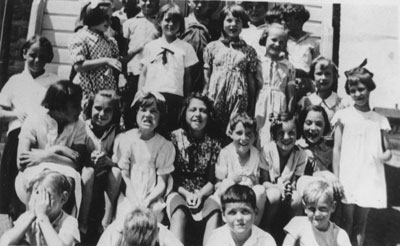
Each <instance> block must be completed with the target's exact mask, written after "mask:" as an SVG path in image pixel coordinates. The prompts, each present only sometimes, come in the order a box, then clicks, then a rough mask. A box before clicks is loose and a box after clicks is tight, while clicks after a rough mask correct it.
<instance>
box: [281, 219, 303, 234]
mask: <svg viewBox="0 0 400 246" xmlns="http://www.w3.org/2000/svg"><path fill="white" fill-rule="evenodd" d="M304 219H306V218H304V217H300V216H296V217H293V218H292V219H291V220H290V221H289V223H288V224H287V225H286V226H285V227H284V228H283V230H284V231H285V232H286V233H287V234H290V235H291V236H293V237H294V238H296V239H299V238H300V235H301V232H300V230H301V229H302V228H304V227H305V226H306V225H305V223H304Z"/></svg>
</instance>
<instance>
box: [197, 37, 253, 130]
mask: <svg viewBox="0 0 400 246" xmlns="http://www.w3.org/2000/svg"><path fill="white" fill-rule="evenodd" d="M203 55H204V68H205V69H210V70H211V75H210V81H209V85H208V90H207V92H206V95H207V96H208V98H210V99H211V100H212V101H213V103H214V108H215V111H216V115H217V117H218V120H219V121H220V123H221V125H222V126H223V127H226V126H227V125H228V123H229V119H230V116H231V114H232V113H235V112H243V111H246V110H247V105H248V89H247V87H248V85H247V83H248V82H247V74H248V73H252V72H255V71H256V67H257V54H256V51H255V50H254V48H253V47H251V46H249V45H247V44H246V42H244V41H243V40H240V41H238V42H235V43H229V44H225V41H222V40H217V41H214V42H211V43H209V44H208V45H207V46H206V48H205V50H204V54H203Z"/></svg>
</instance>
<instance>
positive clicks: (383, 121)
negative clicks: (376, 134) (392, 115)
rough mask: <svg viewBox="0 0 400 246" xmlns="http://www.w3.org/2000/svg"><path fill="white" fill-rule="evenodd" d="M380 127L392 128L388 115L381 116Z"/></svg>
mask: <svg viewBox="0 0 400 246" xmlns="http://www.w3.org/2000/svg"><path fill="white" fill-rule="evenodd" d="M379 123H380V128H381V130H384V131H390V130H391V129H392V128H391V127H390V124H389V121H388V119H387V118H386V117H383V116H381V120H380V122H379Z"/></svg>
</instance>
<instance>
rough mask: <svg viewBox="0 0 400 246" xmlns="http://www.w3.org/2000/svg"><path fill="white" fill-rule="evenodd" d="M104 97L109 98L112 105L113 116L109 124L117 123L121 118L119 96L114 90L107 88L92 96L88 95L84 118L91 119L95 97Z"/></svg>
mask: <svg viewBox="0 0 400 246" xmlns="http://www.w3.org/2000/svg"><path fill="white" fill-rule="evenodd" d="M99 96H100V97H105V98H108V99H110V100H111V103H112V106H113V110H114V111H113V116H112V119H111V122H110V124H116V125H118V124H119V121H120V119H121V111H120V97H119V96H118V95H117V93H116V91H115V90H111V89H107V90H101V91H99V92H98V93H97V94H96V95H95V96H94V98H93V97H90V98H89V101H88V106H87V107H86V108H87V110H86V111H85V112H84V113H85V116H86V119H91V118H92V108H93V104H94V100H95V98H96V97H99Z"/></svg>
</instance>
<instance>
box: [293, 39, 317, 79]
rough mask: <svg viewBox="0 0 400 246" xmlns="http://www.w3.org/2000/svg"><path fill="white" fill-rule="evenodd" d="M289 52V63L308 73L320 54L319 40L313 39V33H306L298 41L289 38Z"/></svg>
mask: <svg viewBox="0 0 400 246" xmlns="http://www.w3.org/2000/svg"><path fill="white" fill-rule="evenodd" d="M287 51H288V53H289V61H290V62H291V63H292V64H293V65H294V67H295V68H296V69H301V70H303V71H305V72H307V73H308V72H309V71H310V66H311V63H312V60H313V59H315V58H316V57H318V56H319V54H320V51H319V41H318V38H316V37H312V36H311V33H305V35H304V36H303V37H301V38H299V39H298V40H295V39H293V38H292V37H289V38H288V41H287Z"/></svg>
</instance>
